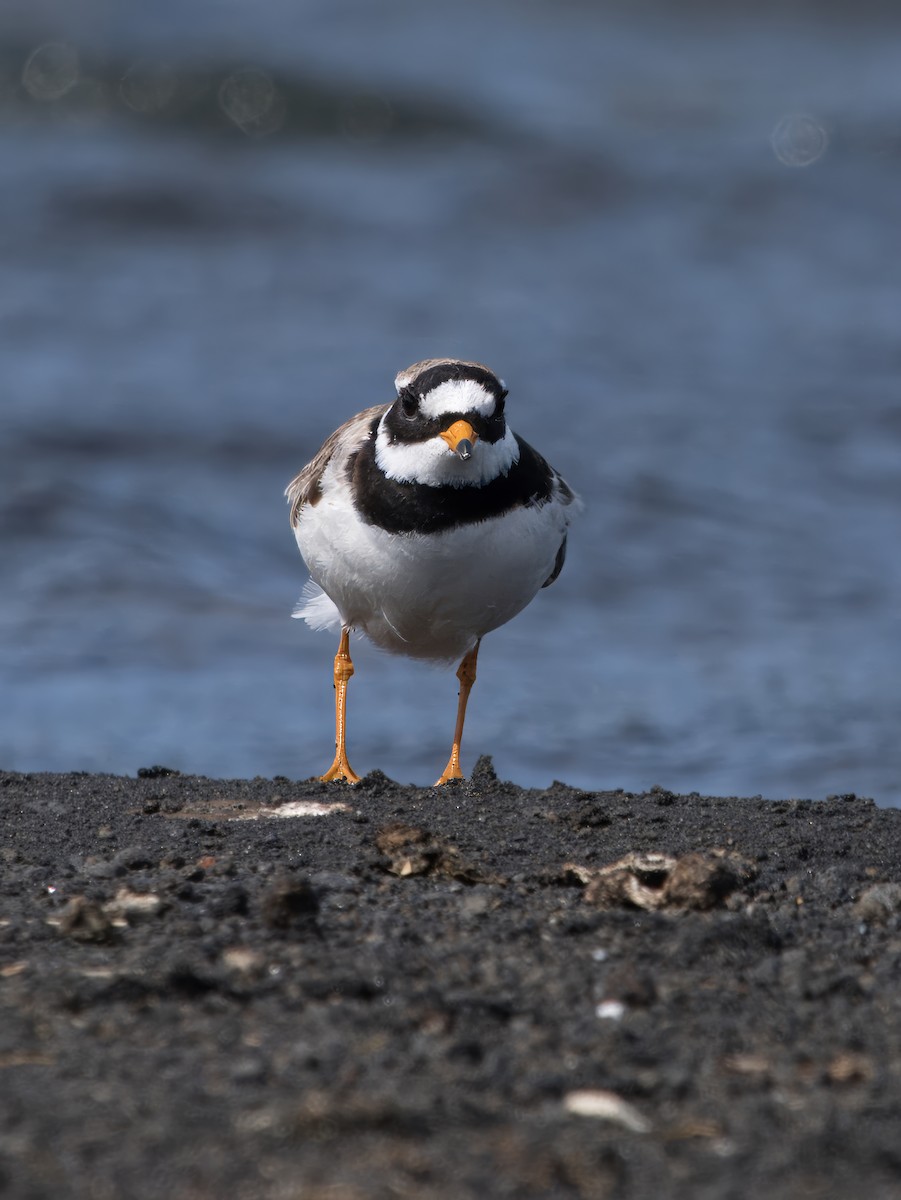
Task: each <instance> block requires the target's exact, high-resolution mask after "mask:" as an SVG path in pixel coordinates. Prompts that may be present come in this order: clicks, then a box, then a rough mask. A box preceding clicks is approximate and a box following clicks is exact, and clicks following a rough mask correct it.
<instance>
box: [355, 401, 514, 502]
mask: <svg viewBox="0 0 901 1200" xmlns="http://www.w3.org/2000/svg"><path fill="white" fill-rule="evenodd" d="M436 390H437V389H436ZM432 395H434V393H432ZM454 411H457V412H459V409H455V410H454ZM469 411H470V412H471V411H472V407H470V410H469ZM518 460H519V444H518V443H517V441H516V438H515V437H514V436H513V431H512V430H511V429H509V428H508V429H507V432H506V434H505V435H504V437H502V438H501V440H500V441H499V442H484V441H482V440H481V438H480V439H479V440H477V441H476V442H475V444H474V445H473V448H472V458H470V459H468V461H466V462H464V461H463V460H462V459H461V458H460V457H459V456H458V455H457V454H454V452H453V450H450V449H448V446H447V443H446V442H445V441H443V440H442V439H441V438H440V437H433V438H429V439H428V441H425V442H394V443H393V444H392V442H391V441H390V435H389V434H388V432H387V430H386V429H385V418H384V417H382V420H381V421H380V422H379V428H378V433H377V434H376V437H375V461H376V463H377V464H378V466H379V469H380V470H382V471H384V473H385V474H386V475H387V476H388V478H389V479H394V480H396V482H397V483H422V484H425V485H426V486H427V487H481V486H482V485H483V484H486V483H490V482H491V481H492V479H497V477H498V475H506V474H507V472H508V471H509V470H510V468H511V467H512V466H513V464H514V463H516V462H518Z"/></svg>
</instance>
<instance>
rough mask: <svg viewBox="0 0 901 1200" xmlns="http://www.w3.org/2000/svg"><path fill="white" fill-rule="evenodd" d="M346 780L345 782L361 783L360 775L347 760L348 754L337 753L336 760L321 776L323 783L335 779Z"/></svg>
mask: <svg viewBox="0 0 901 1200" xmlns="http://www.w3.org/2000/svg"><path fill="white" fill-rule="evenodd" d="M342 779H343V780H344V782H345V783H359V782H360V776H359V775H358V774H357V773H356V771H355V770H354V769H353V767H352V766H351V765H350V763H349V762H348V761H347V755H346V754H344V755H340V754H339V755H336V756H335V761H334V762H333V763H332V765H331V766H330V767H329V769H328V770H327V771H326V773H325V774H324V775H320V776H319V780H320V782H321V783H331V782H332V781H333V780H342Z"/></svg>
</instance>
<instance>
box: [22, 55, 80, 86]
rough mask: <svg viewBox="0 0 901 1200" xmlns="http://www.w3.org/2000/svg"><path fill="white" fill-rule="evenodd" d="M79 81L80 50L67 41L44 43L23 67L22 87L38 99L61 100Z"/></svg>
mask: <svg viewBox="0 0 901 1200" xmlns="http://www.w3.org/2000/svg"><path fill="white" fill-rule="evenodd" d="M77 82H78V51H77V50H76V49H75V47H74V46H70V45H69V43H68V42H44V43H43V45H41V46H38V47H37V49H36V50H33V51H32V52H31V54H30V55H29V56H28V60H27V62H26V63H25V66H24V67H23V68H22V86H23V87H24V88H25V90H26V92H28V94H29V95H30V96H33V97H34V98H35V100H59V98H60V97H61V96H65V94H66V92H68V91H70V90H71V89H72V88H73V87H74V86H75V84H76V83H77Z"/></svg>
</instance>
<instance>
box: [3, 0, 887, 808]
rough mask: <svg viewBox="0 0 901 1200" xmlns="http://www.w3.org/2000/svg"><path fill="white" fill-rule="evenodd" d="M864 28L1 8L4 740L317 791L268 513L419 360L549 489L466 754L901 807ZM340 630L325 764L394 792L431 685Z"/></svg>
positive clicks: (878, 51) (417, 670) (631, 10)
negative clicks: (549, 560) (512, 441)
mask: <svg viewBox="0 0 901 1200" xmlns="http://www.w3.org/2000/svg"><path fill="white" fill-rule="evenodd" d="M899 34H901V25H899V23H898V22H897V21H895V20H894V19H893V18H892V16H891V9H889V8H885V9H883V8H882V7H880V6H878V5H869V6H868V5H866V4H864V5H863V6H861V5H854V6H850V5H849V6H847V9H845V7H843V6H842V5H837V4H836V5H831V6H823V5H820V6H814V5H812V4H811V5H803V4H796V5H789V6H776V5H772V6H770V5H762V6H761V5H754V6H750V5H749V6H746V7H745V6H742V5H734V6H723V5H716V6H713V5H711V6H708V5H704V4H693V5H687V6H681V7H680V8H679V11H678V12H677V11H676V8H675V6H655V5H653V4H646V3H635V4H629V5H627V4H620V5H617V4H588V3H578V2H571V3H563V4H560V3H551V2H550V0H530V2H528V3H520V2H517V3H514V2H513V0H480V2H479V3H475V2H474V0H467V2H464V3H459V4H457V5H454V6H450V5H448V6H441V7H440V8H439V7H438V6H430V5H426V4H422V3H416V4H414V3H405V2H402V0H389V2H387V3H381V4H378V5H375V4H371V3H369V2H363V0H356V2H349V3H342V4H340V5H335V4H331V3H329V4H326V3H308V4H299V3H291V4H288V3H287V2H279V0H255V2H254V3H253V4H250V3H241V4H239V3H231V4H229V3H221V4H216V5H209V4H202V3H196V4H193V5H191V4H181V3H179V4H174V3H164V4H155V5H137V4H135V5H128V4H121V5H111V4H106V3H99V2H98V3H93V4H91V3H87V2H86V3H83V4H81V5H79V6H76V7H73V6H71V5H62V4H55V3H53V2H51V0H45V2H43V3H41V4H37V5H35V4H32V3H28V4H26V3H24V0H21V2H20V0H13V2H12V3H11V4H9V5H8V6H7V7H5V9H4V14H3V16H2V17H0V118H2V120H0V273H2V274H0V278H2V288H0V379H2V395H0V536H2V542H0V548H2V589H0V695H2V698H3V699H2V703H3V716H2V720H0V765H2V766H4V767H7V768H16V769H22V770H32V769H34V770H38V769H49V770H69V769H87V770H112V771H117V772H127V773H130V772H134V770H135V769H136V768H137V767H139V766H142V765H146V764H150V763H157V762H163V763H166V764H168V765H170V766H173V767H178V768H180V769H182V770H184V771H195V772H202V773H205V774H209V775H217V776H247V775H272V774H276V773H281V774H285V775H288V776H291V777H292V778H300V777H305V776H308V775H310V774H312V773H314V772H317V771H320V770H322V769H324V767H325V766H326V765H327V763H328V761H329V760H330V757H331V749H332V745H331V743H332V737H333V730H332V691H331V662H332V656H333V654H334V651H335V646H334V645H333V640H332V638H331V637H330V635H328V634H316V633H313V632H311V631H309V630H308V629H307V628H306V627H305V626H303V625H302V624H300V623H299V622H292V621H291V620H290V619H289V613H290V611H291V608H292V605H293V603H294V601H295V599H296V597H297V596H298V595H299V593H300V590H301V587H302V585H303V583H304V580H305V578H306V574H305V571H304V570H303V567H302V564H301V562H300V559H299V557H298V555H297V552H296V549H295V546H294V542H293V538H292V535H291V531H290V529H289V527H288V522H287V513H286V510H285V507H284V501H283V499H282V491H283V489H284V486H285V484H286V483H287V481H288V480H289V479H290V478H291V476H292V475H293V474H294V473H295V472H296V471H297V470H298V469H299V468H300V467H301V466H302V465H303V464H304V463H305V462H306V461H307V459H308V458H309V457H310V456H311V455H312V454H313V453H314V452H315V450H316V449H317V448H318V446H319V445H320V443H321V442H322V440H323V439H324V438H325V436H326V435H327V434H328V433H329V432H330V431H331V430H332V429H333V428H334V427H335V425H336V424H338V423H339V422H340V421H342V420H344V419H345V418H346V417H348V416H350V415H351V414H353V413H354V412H356V411H358V410H359V409H361V408H363V407H364V406H366V405H369V404H372V403H377V402H379V401H382V400H386V399H390V397H391V380H392V378H393V376H394V374H395V372H396V371H397V370H398V369H399V368H400V367H403V366H406V365H407V364H409V363H411V362H413V361H414V360H416V359H419V358H423V357H426V356H430V355H435V354H452V355H460V356H463V357H467V358H475V359H479V360H482V361H485V362H487V363H489V364H490V365H492V366H493V367H494V368H495V369H496V370H497V371H498V372H499V373H500V374H501V375H503V376H504V378H505V380H506V381H507V384H508V386H509V388H510V399H509V401H508V411H509V416H510V420H511V424H512V425H513V426H514V428H515V429H516V431H517V432H518V433H520V434H522V435H523V436H524V437H526V438H527V439H528V440H529V441H531V442H533V443H534V444H535V445H536V446H538V447H539V448H540V449H541V450H542V451H543V452H544V453H545V454H546V456H547V457H548V458H549V459H550V460H551V461H552V462H553V463H554V465H555V466H557V467H558V468H559V469H560V470H561V471H562V472H563V473H564V474H565V476H566V477H567V478H568V479H569V480H570V482H571V483H572V485H573V486H574V487H575V488H576V489H577V490H578V491H579V492H580V493H581V495H582V496H583V498H584V500H585V502H586V506H587V507H586V512H585V515H584V516H583V517H582V519H581V521H580V522H579V524H578V526H577V527H576V529H575V530H574V532H573V535H572V539H571V543H570V552H569V557H568V560H567V564H566V568H565V570H564V572H563V575H562V576H561V578H560V579H559V580H558V582H557V583H556V584H555V585H554V587H552V588H550V589H548V590H547V591H545V592H543V593H542V594H541V595H540V596H539V597H538V599H536V601H535V602H534V604H533V605H532V606H531V608H529V609H528V610H527V611H526V613H524V614H523V615H522V616H520V617H519V618H518V619H517V620H516V621H515V622H513V623H511V624H510V625H509V626H507V627H506V628H505V629H503V630H500V631H498V632H497V633H495V634H493V635H491V636H490V637H489V638H488V639H486V641H485V644H484V646H483V650H482V656H481V660H480V676H479V680H478V683H477V685H476V688H475V691H474V693H473V698H472V703H471V707H470V715H469V720H468V727H467V734H466V739H465V744H464V766H466V767H468V766H471V764H472V762H473V760H474V758H475V756H476V755H477V754H481V753H491V754H493V755H494V759H495V764H496V766H497V769H498V771H499V773H500V774H501V775H502V776H504V777H507V778H511V779H513V780H516V781H517V782H520V783H523V784H528V785H545V784H547V783H548V782H550V781H551V780H552V779H553V778H560V779H564V780H566V781H568V782H570V783H573V784H576V785H582V786H586V787H616V786H621V787H625V788H628V789H638V788H644V787H647V786H649V785H651V784H655V783H659V784H662V785H665V786H668V787H672V788H675V789H680V790H699V791H702V792H712V793H718V794H735V793H738V794H749V793H750V794H753V793H758V792H761V793H763V794H765V795H769V796H823V795H826V794H830V793H837V792H845V791H852V790H853V791H856V792H858V793H860V792H863V793H865V794H869V795H873V796H875V797H876V798H877V799H878V800H879V802H880V803H884V804H898V803H899V802H901V554H899V538H901V396H899V373H901V70H899V69H898V62H899V50H898V48H899V45H901V41H899ZM192 72H194V73H195V74H194V75H192V74H191V73H192ZM197 72H200V76H199V77H201V82H200V83H197V82H196V78H197ZM67 73H68V74H67ZM189 76H190V77H191V78H195V84H194V85H192V86H194V87H195V91H194V93H192V97H193V98H191V99H190V102H189V100H188V99H185V98H184V97H185V96H186V95H187V92H186V90H185V89H186V87H187V85H186V84H185V79H186V78H187V77H189ZM211 81H212V82H211ZM60 88H62V89H63V90H62V92H60V94H58V95H56V94H53V93H56V92H59V89H60ZM197 89H200V91H198V90H197ZM204 89H205V91H204ZM201 92H202V93H203V95H202V96H201V98H200V100H198V99H197V96H198V95H200V93H201ZM311 114H312V115H311ZM355 656H356V662H357V674H356V676H355V678H354V680H353V682H352V685H351V698H350V750H351V760H352V761H353V762H354V764H355V766H356V768H357V769H358V770H360V771H366V770H369V769H371V768H373V767H376V766H378V767H380V768H382V769H383V770H384V771H386V772H387V773H388V774H389V775H391V776H392V777H394V778H397V779H400V780H403V781H407V780H413V781H416V782H423V783H426V782H430V781H431V780H432V779H433V778H434V777H435V775H436V774H437V773H438V771H439V770H440V769H441V767H442V766H443V765H444V761H445V759H446V756H447V752H448V748H449V739H450V733H451V730H452V725H453V715H454V708H455V696H456V680H455V678H454V676H453V673H452V672H450V671H439V670H435V669H434V668H431V667H426V666H423V665H420V664H415V663H409V662H406V661H404V660H400V659H391V658H388V657H385V656H383V655H380V654H378V653H377V652H375V651H374V650H372V649H371V648H369V647H368V646H366V645H365V643H360V644H358V645H357V646H356V647H355Z"/></svg>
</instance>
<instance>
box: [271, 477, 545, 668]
mask: <svg viewBox="0 0 901 1200" xmlns="http://www.w3.org/2000/svg"><path fill="white" fill-rule="evenodd" d="M329 475H331V477H328V476H329ZM566 524H567V520H566V510H565V509H564V507H563V506H562V505H560V504H558V503H555V502H551V503H548V504H545V505H544V506H542V507H540V508H538V507H531V508H517V509H513V510H511V511H510V512H508V513H505V514H504V515H502V516H500V517H493V518H491V519H489V520H487V521H482V522H479V523H478V524H474V525H462V526H458V527H456V528H453V529H448V530H444V531H442V532H440V533H431V534H392V533H387V532H386V531H385V530H383V529H380V528H378V527H376V526H373V525H367V524H365V523H364V522H363V521H361V520H360V518H359V517H358V516H357V513H356V510H355V509H354V506H353V503H352V500H351V492H350V487H349V484H348V483H347V482H346V480H345V479H344V478H342V477H340V475H339V474H338V473H336V472H335V471H334V469H333V466H331V465H330V466H329V468H328V470H327V472H326V478H324V479H323V495H322V498H321V499H320V501H319V503H318V504H315V505H309V504H308V505H306V506H305V507H304V509H303V510H302V512H301V515H300V520H299V522H298V524H297V527H296V529H295V536H296V538H297V544H298V546H299V547H300V552H301V554H302V555H303V557H304V560H305V562H306V564H307V567H308V568H309V571H310V575H311V576H312V578H313V580H314V581H315V582H316V583H317V584H318V585H319V586H320V587H321V588H322V590H323V591H324V592H325V593H326V595H327V596H328V597H329V598H330V599H331V600H332V601H333V603H334V605H335V607H336V608H337V610H338V613H339V614H340V618H341V621H342V622H343V623H344V624H346V625H349V626H352V627H354V628H356V629H360V630H362V631H363V632H364V633H366V635H367V636H368V637H369V638H370V639H371V640H372V641H373V642H374V643H375V644H376V645H377V646H380V647H382V649H384V650H389V651H391V652H393V653H396V654H407V655H410V656H411V657H413V658H426V659H436V660H452V659H457V658H459V657H461V655H463V654H464V653H465V652H466V651H467V650H468V649H470V648H471V647H472V646H473V645H474V644H475V642H476V640H477V639H478V638H480V637H482V636H484V634H486V633H489V632H490V631H491V630H492V629H497V628H498V627H499V626H500V625H503V624H505V622H507V621H509V620H510V619H511V617H514V616H516V614H517V613H518V612H520V611H521V610H522V609H523V608H525V606H526V605H527V604H528V603H529V601H530V600H531V599H532V598H533V596H534V595H535V594H536V592H538V591H539V590H540V588H541V586H542V585H543V584H544V582H545V580H546V579H547V578H548V576H549V575H550V574H551V571H552V570H553V567H554V561H555V558H556V555H557V551H558V550H559V548H560V543H561V541H562V539H563V535H564V533H565V530H566ZM320 610H321V606H320ZM303 615H304V616H306V617H307V619H308V620H309V619H310V615H311V614H308V613H307V612H306V611H304V612H303ZM318 616H319V621H318V623H319V624H320V625H321V624H322V623H323V622H322V620H321V617H322V613H321V611H320V612H319V614H318Z"/></svg>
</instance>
